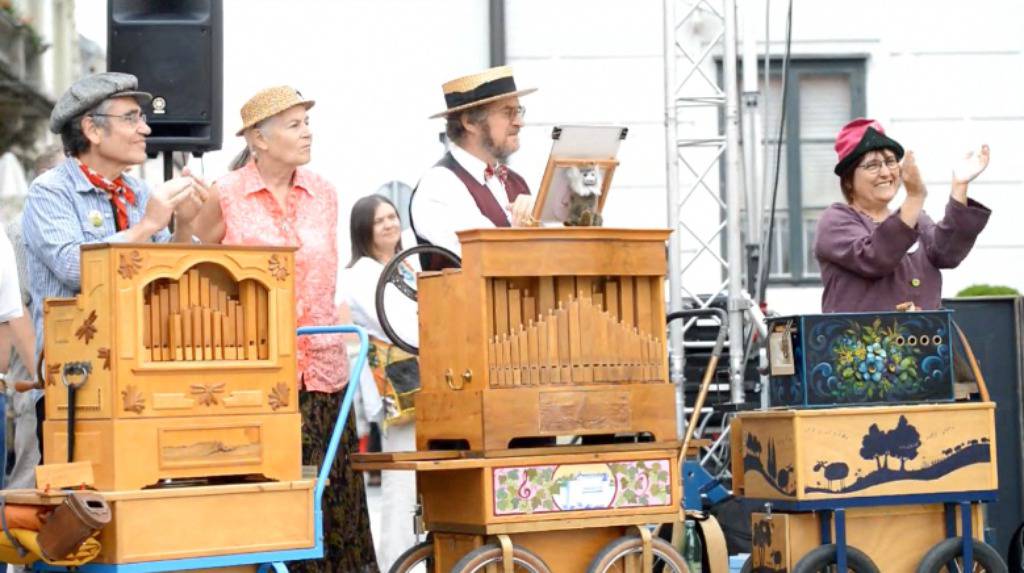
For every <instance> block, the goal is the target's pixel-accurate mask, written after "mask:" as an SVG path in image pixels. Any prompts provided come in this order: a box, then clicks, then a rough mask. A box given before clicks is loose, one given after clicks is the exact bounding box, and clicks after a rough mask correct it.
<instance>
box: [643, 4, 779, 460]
mask: <svg viewBox="0 0 1024 573" xmlns="http://www.w3.org/2000/svg"><path fill="white" fill-rule="evenodd" d="M747 6H749V4H747ZM663 7H664V41H665V46H664V49H665V58H664V60H665V152H666V179H667V191H668V192H667V203H668V205H667V207H668V209H667V210H668V224H669V227H670V228H672V229H673V230H674V231H675V232H674V233H673V234H672V237H671V239H670V241H669V309H670V311H675V310H679V309H681V308H682V304H683V297H684V296H685V297H686V298H688V299H689V300H691V301H694V302H696V304H697V305H698V306H699V307H701V308H705V307H708V306H710V305H711V304H712V302H713V301H714V300H715V299H716V298H717V299H719V300H720V299H721V297H722V296H723V295H724V296H725V297H726V300H727V310H728V316H729V341H728V349H729V394H730V402H731V403H733V404H742V403H744V402H745V399H746V397H745V395H744V386H743V382H744V380H743V372H744V366H745V356H746V355H747V352H746V351H747V350H748V349H746V348H744V343H745V342H747V339H746V337H745V334H744V313H746V312H748V311H753V312H754V313H756V311H757V310H758V309H757V308H756V307H753V308H752V306H751V304H752V303H751V297H750V295H748V294H747V293H746V292H745V291H744V289H743V279H744V270H745V269H744V264H745V262H746V261H745V253H744V236H743V235H744V233H743V230H742V229H741V227H740V225H741V213H742V211H743V209H744V208H746V209H747V212H748V213H760V208H759V206H760V200H759V199H760V192H759V184H758V179H759V177H758V175H759V169H758V168H757V167H756V166H755V165H754V162H755V161H756V160H757V154H756V153H755V148H756V143H755V144H754V145H750V146H748V147H749V148H748V149H746V150H743V151H746V153H743V152H742V151H741V146H740V123H741V122H740V93H739V85H738V84H739V77H738V73H737V71H738V66H737V64H738V54H737V46H738V42H737V20H736V0H663ZM753 36H754V32H753V30H752V22H751V21H750V20H748V21H747V27H746V29H745V33H744V40H745V41H744V56H745V57H744V60H745V61H746V60H748V59H749V62H747V63H748V65H745V66H744V71H745V73H744V85H743V89H744V92H743V113H744V121H743V125H744V127H745V128H746V130H745V136H746V141H748V142H759V140H760V137H759V136H760V133H758V131H759V130H756V131H755V130H754V129H753V127H754V126H758V123H759V121H758V119H759V117H760V112H759V95H760V94H759V93H758V91H757V90H758V88H757V77H756V74H757V68H758V64H757V60H756V54H755V53H754V47H753V46H754V44H753ZM716 59H717V62H718V63H720V67H719V68H716V67H715V64H716ZM709 70H710V71H709ZM717 76H720V80H719V78H718V77H717ZM720 84H721V85H720ZM712 126H713V127H712ZM702 129H703V130H705V131H701V130H702ZM741 164H742V165H741ZM741 167H742V168H741ZM744 174H745V175H746V178H745V179H744ZM719 181H721V184H719ZM723 189H724V192H723ZM715 209H717V210H718V212H719V214H720V216H719V217H718V218H717V220H716V219H715V218H713V217H711V216H710V215H709V213H710V212H713V211H714V210H715ZM747 219H748V222H747V229H746V233H747V239H748V241H749V240H753V241H757V240H759V238H760V226H759V225H758V223H759V222H760V221H759V219H760V217H748V218H747ZM723 250H724V251H725V253H724V256H723V254H722V251H723ZM755 250H756V249H755ZM709 275H713V276H715V279H714V285H715V287H714V288H712V289H711V290H710V292H700V291H701V290H705V291H706V290H707V289H706V285H708V284H709V283H711V282H712V281H709V280H708V279H707V277H708V276H709ZM697 277H700V279H698V278H697ZM695 283H700V284H702V285H704V286H697V287H694V286H693V285H694V284H695ZM692 323H693V321H691V322H690V323H686V324H680V323H679V322H678V321H676V322H674V323H672V324H671V325H670V329H669V352H670V354H669V357H670V373H671V377H672V381H673V382H674V383H676V385H677V391H676V406H677V413H678V414H677V415H678V417H679V418H678V420H677V425H678V427H679V431H680V433H682V431H683V426H684V424H685V420H684V412H685V402H684V394H683V384H682V382H683V378H684V373H683V372H684V371H683V364H684V355H683V354H684V350H683V349H684V344H683V334H684V332H685V331H686V330H687V329H688V328H690V327H691V326H692ZM696 344H699V343H689V342H688V343H687V344H686V347H691V348H692V347H693V346H695V345H696ZM706 423H707V422H706V420H705V421H704V422H703V423H702V426H703V424H706ZM723 437H724V436H723ZM726 445H727V444H726Z"/></svg>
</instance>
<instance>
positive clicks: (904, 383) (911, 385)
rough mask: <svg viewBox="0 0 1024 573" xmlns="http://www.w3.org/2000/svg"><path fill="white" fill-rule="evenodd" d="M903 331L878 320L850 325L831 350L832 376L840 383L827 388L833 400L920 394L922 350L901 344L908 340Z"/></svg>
mask: <svg viewBox="0 0 1024 573" xmlns="http://www.w3.org/2000/svg"><path fill="white" fill-rule="evenodd" d="M905 330H906V329H905V328H904V327H903V326H901V325H900V324H899V323H898V322H896V321H894V322H893V323H892V325H891V326H885V325H883V324H882V322H881V320H880V319H879V320H875V322H874V323H872V324H868V325H862V324H860V323H852V324H851V325H850V327H849V328H847V329H846V331H845V332H844V333H843V334H842V336H840V337H838V338H837V339H836V341H835V343H834V345H833V347H832V356H833V358H834V359H835V373H834V374H835V377H838V379H839V381H841V382H842V383H841V384H830V385H829V393H830V394H831V395H832V397H833V398H835V399H836V400H837V401H845V400H849V399H851V398H866V399H868V400H885V399H887V398H890V397H892V396H894V395H895V396H912V395H914V394H917V393H919V392H921V391H923V390H924V386H925V383H926V380H925V378H926V376H925V375H924V373H923V372H922V370H921V367H920V364H919V358H920V357H921V354H922V348H921V347H919V346H911V345H908V344H905V343H903V341H905V340H906V339H907V338H908V336H907V333H906V332H905Z"/></svg>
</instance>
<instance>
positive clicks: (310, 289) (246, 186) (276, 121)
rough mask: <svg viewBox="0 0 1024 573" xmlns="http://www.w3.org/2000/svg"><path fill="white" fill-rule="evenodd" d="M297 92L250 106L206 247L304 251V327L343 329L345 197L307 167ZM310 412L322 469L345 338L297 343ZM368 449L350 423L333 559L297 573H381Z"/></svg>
mask: <svg viewBox="0 0 1024 573" xmlns="http://www.w3.org/2000/svg"><path fill="white" fill-rule="evenodd" d="M313 103H314V102H313V101H312V100H307V99H305V98H303V97H302V95H301V94H300V93H299V92H298V91H296V90H295V89H294V88H290V87H287V86H278V87H273V88H269V89H266V90H263V91H261V92H259V93H257V94H256V95H254V96H253V97H252V98H251V99H250V100H249V101H248V102H246V103H245V105H244V106H242V129H241V130H239V132H238V135H241V136H244V137H245V140H246V150H245V151H243V153H242V155H240V156H239V158H238V159H237V160H236V161H235V167H236V169H235V170H234V171H231V172H230V173H228V174H227V175H225V176H224V177H222V178H221V179H220V180H218V181H217V183H216V184H215V185H214V186H213V189H211V199H212V200H211V201H207V202H206V207H205V208H204V211H203V213H202V214H201V215H200V217H199V218H198V219H197V221H198V222H197V223H196V224H195V228H196V229H197V232H198V233H200V237H201V238H202V239H203V241H204V242H210V243H223V244H225V245H273V246H291V247H298V250H297V251H296V253H295V304H296V312H295V316H296V323H297V326H325V325H333V324H338V315H337V311H336V309H335V306H334V297H335V290H336V288H335V287H336V282H337V270H338V250H337V242H336V238H337V226H338V199H337V195H336V193H335V190H334V186H333V185H331V184H330V183H329V182H328V181H326V180H325V179H324V178H322V177H320V176H319V175H317V174H315V173H313V172H311V171H309V170H308V169H306V168H305V167H304V165H306V164H307V163H309V160H310V150H311V148H312V142H313V136H312V133H311V132H310V129H309V117H308V115H307V111H308V110H309V108H311V107H313ZM296 350H297V352H296V354H297V359H298V371H299V377H300V378H299V381H298V383H299V384H300V388H301V389H302V390H303V391H301V392H299V409H300V410H301V412H302V459H303V463H305V464H313V465H319V464H320V463H321V461H322V460H323V458H324V453H325V452H326V450H327V446H328V444H329V442H330V435H331V430H332V428H333V427H334V423H335V420H336V419H337V416H338V412H339V410H340V408H341V399H340V394H339V393H340V392H343V391H344V390H345V386H346V383H347V382H348V374H349V371H348V369H349V364H348V357H347V354H346V349H345V343H344V340H343V339H342V337H341V336H340V335H317V336H303V337H300V338H299V340H298V344H297V349H296ZM356 451H358V438H357V436H356V430H355V423H354V417H353V416H351V415H350V416H349V419H348V420H347V424H346V426H345V431H344V433H343V434H342V437H341V444H340V449H339V452H338V456H337V458H335V461H334V465H333V466H332V467H331V469H330V474H329V476H328V477H329V479H330V484H329V485H328V486H327V489H326V491H325V492H324V498H323V504H324V507H323V514H324V558H323V560H319V561H303V562H300V563H289V564H288V568H289V570H291V571H338V572H344V573H361V572H367V571H376V570H377V565H376V560H375V557H374V552H373V539H372V537H371V535H370V518H369V512H368V509H367V504H366V492H365V489H364V485H363V476H362V474H361V473H360V472H355V471H353V470H352V466H351V463H350V460H349V454H350V453H352V452H356Z"/></svg>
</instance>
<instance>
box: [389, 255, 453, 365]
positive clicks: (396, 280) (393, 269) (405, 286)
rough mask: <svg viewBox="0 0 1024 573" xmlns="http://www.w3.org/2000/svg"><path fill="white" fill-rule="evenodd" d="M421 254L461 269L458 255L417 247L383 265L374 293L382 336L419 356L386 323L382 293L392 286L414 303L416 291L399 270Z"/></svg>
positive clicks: (414, 348)
mask: <svg viewBox="0 0 1024 573" xmlns="http://www.w3.org/2000/svg"><path fill="white" fill-rule="evenodd" d="M421 254H423V255H433V256H434V257H435V258H442V259H445V260H446V261H447V263H448V264H449V266H450V267H451V268H456V269H457V268H460V267H462V259H460V258H459V256H458V255H456V254H455V253H453V252H451V251H449V250H448V249H446V248H444V247H438V246H437V245H417V246H415V247H412V248H409V249H406V250H404V251H402V252H401V253H398V254H397V255H395V256H394V257H392V259H391V260H390V261H388V264H386V265H384V270H383V271H381V273H380V278H379V279H377V291H376V293H375V300H374V302H375V303H376V307H377V320H378V321H380V327H381V328H382V329H383V330H384V334H387V335H388V338H390V339H391V341H392V342H394V343H395V346H397V347H399V348H401V349H402V350H404V351H406V352H408V353H409V354H419V351H420V349H419V348H417V347H415V346H413V345H412V344H409V343H408V342H407V341H405V340H404V339H403V338H402V337H401V336H399V335H398V333H397V332H395V329H394V327H392V326H391V323H390V322H389V321H388V316H387V312H386V310H385V309H384V292H385V291H386V290H387V287H388V285H392V286H394V287H395V288H397V289H398V292H400V293H402V294H403V295H405V296H406V298H408V299H409V300H412V301H416V299H417V292H416V289H415V288H414V287H413V286H411V285H409V283H407V282H406V281H405V279H404V278H403V277H402V274H401V269H402V263H404V262H405V260H406V259H408V258H409V257H412V256H417V255H421Z"/></svg>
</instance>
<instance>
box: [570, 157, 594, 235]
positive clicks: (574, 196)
mask: <svg viewBox="0 0 1024 573" xmlns="http://www.w3.org/2000/svg"><path fill="white" fill-rule="evenodd" d="M565 175H566V177H567V178H568V179H569V191H570V193H569V216H568V217H566V218H565V226H567V227H600V226H601V223H602V218H601V214H600V213H598V212H597V201H598V199H600V197H601V171H600V169H598V168H597V165H595V164H590V165H584V166H583V167H582V168H580V167H578V166H576V165H573V166H570V167H569V168H567V169H566V170H565Z"/></svg>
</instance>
